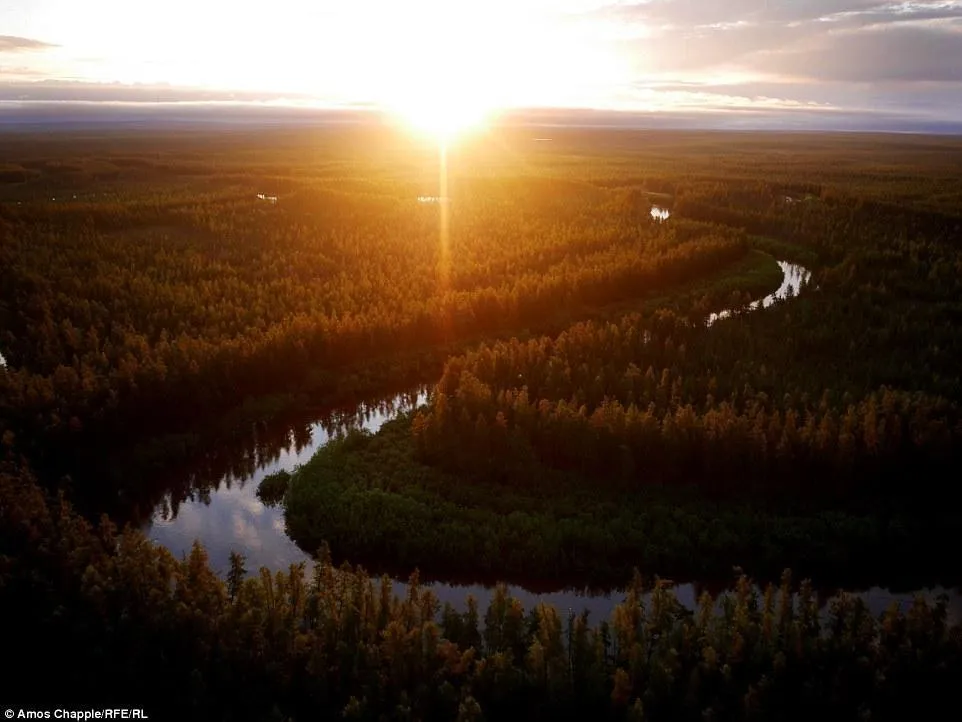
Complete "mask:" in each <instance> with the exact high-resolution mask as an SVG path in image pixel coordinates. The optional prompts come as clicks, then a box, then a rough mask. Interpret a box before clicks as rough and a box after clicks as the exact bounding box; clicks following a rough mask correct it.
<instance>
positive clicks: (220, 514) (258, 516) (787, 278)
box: [145, 261, 962, 622]
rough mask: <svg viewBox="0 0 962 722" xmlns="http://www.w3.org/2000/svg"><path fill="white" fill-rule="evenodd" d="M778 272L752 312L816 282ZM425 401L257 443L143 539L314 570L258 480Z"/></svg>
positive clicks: (441, 593) (476, 592)
mask: <svg viewBox="0 0 962 722" xmlns="http://www.w3.org/2000/svg"><path fill="white" fill-rule="evenodd" d="M779 266H780V267H781V269H782V272H783V274H784V277H783V279H782V284H781V286H780V287H779V288H778V290H777V291H775V292H774V293H772V294H770V295H768V296H766V297H764V298H762V299H758V300H756V301H754V302H753V303H752V304H750V305H749V306H748V307H747V308H748V309H750V310H757V309H760V308H767V307H768V306H770V305H772V304H773V303H774V302H775V301H777V300H780V299H785V298H789V297H791V296H793V295H795V294H797V293H798V292H799V291H800V290H801V289H802V288H803V287H804V286H805V284H807V283H808V281H809V279H810V277H811V273H810V272H809V271H808V270H807V269H805V268H803V267H801V266H798V265H795V264H791V263H788V262H784V261H779ZM732 313H733V309H729V310H725V311H720V312H718V313H714V314H712V315H711V316H709V317H708V319H706V324H708V325H711V324H713V323H714V322H715V321H718V320H720V319H723V318H726V317H728V316H730V315H731V314H732ZM426 401H427V388H426V387H421V388H415V389H412V390H410V391H408V392H406V393H403V394H398V395H394V396H392V397H390V398H387V399H384V400H382V401H379V402H375V403H368V404H361V405H359V406H358V407H357V408H356V409H354V410H353V411H352V412H348V413H343V412H341V413H333V414H327V415H325V416H324V417H322V418H319V419H317V420H316V421H315V422H314V423H312V424H311V425H310V426H309V427H308V428H307V429H303V430H302V431H301V433H299V434H296V435H295V434H294V433H293V432H290V433H289V434H288V435H287V439H286V443H285V442H284V441H283V440H282V442H281V443H280V444H275V445H274V447H273V448H275V449H278V450H276V451H272V452H264V450H263V448H262V447H260V446H259V445H258V443H257V440H256V438H255V439H253V440H252V442H251V443H252V448H251V450H250V452H249V454H248V456H249V457H250V459H252V460H253V463H252V464H250V465H248V469H249V471H250V473H247V472H241V473H238V474H227V475H225V476H222V477H220V478H216V479H197V478H191V479H189V480H187V481H189V482H190V483H189V484H188V486H189V488H192V489H194V490H198V489H202V490H203V491H191V492H190V493H189V494H188V495H187V498H186V499H180V497H179V496H178V498H177V499H176V500H175V499H174V498H173V493H170V494H168V496H167V497H166V498H165V499H164V501H163V502H162V503H161V504H160V505H159V506H158V507H157V509H156V510H155V511H154V513H153V515H152V517H151V519H150V521H149V522H148V523H147V525H146V528H145V532H146V533H147V535H148V536H149V537H150V538H151V539H152V540H154V541H155V542H156V543H158V544H162V545H163V546H165V547H167V548H168V549H169V550H170V551H171V552H173V553H174V555H175V556H177V557H182V556H184V555H186V554H187V553H189V551H190V548H191V545H192V544H193V542H194V540H195V539H196V540H199V541H200V542H201V543H202V544H203V545H204V546H205V548H206V549H207V553H208V555H209V557H210V561H211V564H212V565H213V567H214V568H215V569H216V570H217V571H218V572H219V573H221V574H223V573H224V572H225V571H226V569H227V564H228V558H229V555H230V552H231V551H237V552H241V553H243V554H244V555H245V556H246V558H247V562H246V564H247V568H248V569H249V570H251V571H253V570H257V569H259V568H260V567H262V566H264V567H268V568H270V569H286V568H287V567H288V566H289V565H290V564H297V563H299V562H306V563H307V564H308V566H310V558H309V556H308V555H307V554H305V553H304V552H303V551H302V550H301V549H300V548H299V547H298V546H297V545H296V544H295V543H294V542H293V541H291V539H290V538H289V537H288V536H287V533H286V530H285V525H284V513H283V510H282V509H281V508H280V507H268V506H265V505H264V504H263V503H262V502H261V501H260V500H259V499H258V498H257V495H256V491H257V487H258V485H259V484H260V482H261V480H262V479H263V478H264V477H265V476H267V475H268V474H272V473H274V472H276V471H280V470H282V469H283V470H287V471H293V470H294V468H296V467H297V466H298V465H300V464H303V463H305V462H306V461H307V460H309V459H310V458H311V457H312V456H313V455H314V453H315V452H317V450H318V449H320V448H321V447H322V446H324V445H325V444H326V443H327V442H328V440H329V439H330V438H332V437H333V436H335V435H338V434H342V433H345V432H346V431H347V430H349V429H352V428H359V429H360V428H363V429H367V430H368V431H371V432H376V431H377V430H378V429H379V428H380V427H381V425H382V424H384V423H385V422H387V421H389V420H391V419H393V418H396V417H397V416H398V415H399V414H401V413H404V412H406V411H410V410H412V409H414V408H417V407H418V406H420V405H422V404H424V403H426ZM305 432H306V433H305ZM178 481H179V482H180V483H179V485H178V484H174V485H172V488H184V486H185V485H184V483H183V482H184V481H185V480H178ZM406 586H407V585H406V583H404V582H403V581H395V582H394V587H395V590H396V591H397V592H398V593H403V592H404V590H405V588H406ZM423 586H425V587H428V588H430V589H432V590H433V592H434V593H435V595H436V596H437V597H438V599H439V600H440V601H441V602H442V603H444V602H450V603H451V604H452V605H454V606H455V607H457V608H462V609H463V607H464V603H465V599H466V597H467V596H468V595H469V594H471V595H473V596H474V597H475V598H476V599H477V600H478V602H479V604H480V608H481V609H482V610H484V609H485V608H486V607H487V604H488V601H489V600H490V599H491V596H492V595H493V593H494V590H493V589H492V588H491V587H489V586H484V585H468V586H464V585H459V584H449V583H444V582H433V583H428V584H425V585H423ZM508 588H509V591H510V593H511V594H512V595H513V596H515V597H517V598H518V599H520V600H521V601H522V602H523V603H524V605H525V607H526V608H530V607H531V606H532V605H534V604H537V603H538V602H539V601H544V602H546V603H549V604H552V605H554V606H555V607H557V608H558V609H559V610H562V611H565V610H568V609H571V610H573V611H575V612H580V611H582V610H585V609H587V610H588V611H589V612H590V613H591V617H592V618H593V619H595V620H596V621H597V620H600V619H606V618H607V617H608V616H609V614H610V613H611V610H612V609H613V607H614V606H615V605H616V604H618V603H620V602H621V601H623V599H624V597H625V593H624V592H623V591H619V590H615V591H611V592H607V593H599V592H597V591H593V590H588V589H563V590H558V591H554V592H548V593H544V592H534V591H530V590H527V589H524V588H523V587H521V586H517V585H509V587H508ZM918 591H919V592H920V593H922V594H923V595H924V596H926V597H927V598H929V599H933V598H935V597H936V596H938V595H939V594H941V593H943V592H945V593H946V594H948V596H949V598H950V603H949V616H950V617H951V619H952V620H954V621H956V622H962V593H960V592H959V590H944V589H942V588H933V589H926V590H918ZM676 593H677V596H678V599H679V601H681V602H682V603H684V604H685V605H686V606H689V607H691V608H694V606H695V604H696V602H697V599H698V595H699V594H700V587H699V586H698V585H697V584H680V585H678V586H677V587H676ZM855 594H856V595H857V596H860V597H862V598H863V599H865V600H866V602H867V604H868V606H869V607H870V609H871V610H872V611H873V612H876V613H881V612H882V611H884V610H885V609H886V608H887V607H888V606H889V605H890V604H891V603H893V602H894V603H896V604H899V605H900V606H901V607H902V608H903V609H904V608H907V607H908V605H909V604H910V603H911V600H912V598H913V596H914V592H907V593H892V592H890V591H889V590H887V589H882V588H879V587H874V588H871V589H868V590H859V591H856V592H855Z"/></svg>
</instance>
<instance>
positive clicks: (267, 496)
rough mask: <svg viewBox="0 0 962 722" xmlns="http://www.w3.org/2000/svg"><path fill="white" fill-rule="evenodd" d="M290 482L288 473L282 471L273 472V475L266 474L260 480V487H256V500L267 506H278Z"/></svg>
mask: <svg viewBox="0 0 962 722" xmlns="http://www.w3.org/2000/svg"><path fill="white" fill-rule="evenodd" d="M290 480H291V475H290V472H287V471H284V470H283V469H281V470H280V471H275V472H274V473H273V474H268V475H267V476H265V477H264V478H263V479H262V480H261V483H260V485H258V487H257V498H258V499H260V500H261V501H262V502H264V503H265V504H266V505H267V506H275V505H276V504H279V503H280V502H282V501H283V500H284V495H285V494H286V493H287V487H288V484H290Z"/></svg>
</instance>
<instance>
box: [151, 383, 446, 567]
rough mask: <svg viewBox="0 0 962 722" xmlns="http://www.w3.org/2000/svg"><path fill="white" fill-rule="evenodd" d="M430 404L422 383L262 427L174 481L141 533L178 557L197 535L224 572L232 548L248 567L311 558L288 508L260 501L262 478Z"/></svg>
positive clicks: (271, 565)
mask: <svg viewBox="0 0 962 722" xmlns="http://www.w3.org/2000/svg"><path fill="white" fill-rule="evenodd" d="M426 401H427V391H426V389H425V388H418V389H415V390H413V391H411V392H406V393H403V394H398V395H396V396H392V397H390V398H387V399H384V400H381V401H377V402H374V403H369V404H361V405H360V406H358V407H357V408H356V409H352V410H348V411H344V410H342V411H334V412H330V413H327V414H325V415H324V416H323V417H322V418H321V419H319V420H317V421H315V422H313V423H311V424H299V425H294V426H284V427H283V428H282V429H280V430H279V431H276V432H275V433H274V434H271V433H270V432H269V431H268V430H267V429H264V428H261V429H258V430H256V431H255V433H254V435H253V436H254V438H253V439H252V440H251V443H250V445H249V446H248V447H247V448H246V450H245V451H242V452H239V453H235V454H233V455H232V456H231V457H230V458H229V459H226V460H222V459H220V458H219V456H218V455H217V453H216V451H215V452H213V453H212V455H211V458H209V459H207V460H205V461H204V462H202V463H201V464H200V465H199V468H197V469H194V470H192V471H190V472H188V474H187V475H186V476H185V477H183V478H182V479H181V480H180V481H179V483H176V484H173V485H171V487H170V490H169V491H168V492H167V493H166V494H165V496H164V498H163V500H162V501H161V503H160V504H159V505H158V506H157V508H156V509H155V510H154V513H153V515H152V516H151V518H150V520H149V521H148V522H147V528H145V530H144V531H145V533H146V534H147V536H148V537H149V538H150V539H152V540H153V541H155V542H157V543H158V544H162V545H163V546H165V547H167V548H168V549H170V551H171V552H173V553H174V554H175V555H176V556H178V557H179V556H182V555H184V554H186V553H188V552H189V551H190V548H191V545H192V544H193V543H194V540H195V539H197V540H199V541H200V542H201V543H202V544H203V545H204V547H205V548H206V549H207V553H208V554H209V556H210V559H211V562H212V563H213V564H214V566H215V568H218V570H219V571H220V570H221V569H220V567H222V566H224V565H226V564H227V559H228V558H229V555H230V552H231V551H237V552H242V553H243V554H245V555H246V556H247V566H248V568H249V569H251V570H256V569H258V568H260V567H261V566H267V567H269V568H271V569H279V568H284V567H286V566H288V565H289V564H293V563H297V562H301V561H307V560H308V557H307V555H306V554H304V552H303V551H301V550H300V549H299V548H298V547H297V545H296V544H294V542H293V541H291V540H290V539H289V538H288V536H287V534H286V532H285V528H284V513H283V510H282V509H281V508H279V507H274V508H271V507H267V506H265V505H264V504H263V503H262V502H261V501H260V500H259V499H258V498H257V486H258V485H259V484H260V482H261V480H262V479H263V478H264V477H265V476H267V475H268V474H273V473H274V472H276V471H280V470H282V469H283V470H286V471H292V470H293V469H294V468H295V467H297V466H298V465H300V464H303V463H304V462H306V461H307V460H309V459H310V458H311V457H312V456H313V455H314V454H315V453H316V452H317V450H318V449H320V448H321V447H322V446H324V444H326V443H327V442H328V440H329V439H330V438H332V437H333V436H336V435H338V434H343V433H344V432H345V431H347V430H348V429H357V428H363V429H367V430H368V431H371V432H375V431H377V430H378V429H379V428H380V427H381V425H382V424H384V422H385V421H389V420H390V419H393V418H395V417H396V416H397V415H398V414H400V413H403V412H405V411H408V410H410V409H412V408H415V407H417V406H419V405H421V404H424V403H425V402H426ZM218 462H221V463H218ZM224 462H226V463H224Z"/></svg>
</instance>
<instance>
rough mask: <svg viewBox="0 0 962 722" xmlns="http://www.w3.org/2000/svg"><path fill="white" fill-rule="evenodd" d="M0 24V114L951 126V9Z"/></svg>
mask: <svg viewBox="0 0 962 722" xmlns="http://www.w3.org/2000/svg"><path fill="white" fill-rule="evenodd" d="M0 28H2V29H3V30H2V31H0V33H2V34H0V102H3V101H7V102H9V101H23V102H27V101H78V102H79V101H95V102H99V101H102V102H106V101H110V102H126V101H131V102H158V101H162V102H179V101H211V102H215V101H224V102H226V101H232V100H233V101H241V102H245V103H248V102H249V103H272V102H273V103H276V102H283V103H286V104H291V105H298V104H303V105H320V106H326V107H351V108H353V107H358V106H363V107H372V108H373V107H376V108H380V109H382V110H383V111H384V112H388V113H392V114H394V115H396V116H397V117H398V118H400V119H403V120H405V121H407V122H408V123H409V124H410V125H411V126H412V127H417V128H420V129H421V130H428V131H431V132H434V133H435V134H438V133H443V134H449V135H450V134H454V133H457V132H460V131H461V130H462V129H465V128H468V127H470V126H472V125H475V124H476V123H477V122H479V119H481V118H483V117H485V116H487V115H489V114H491V113H503V112H514V111H513V110H512V109H529V108H558V109H569V112H573V111H572V110H571V109H593V110H597V111H598V112H605V113H627V114H630V115H642V116H644V117H646V118H653V119H658V122H661V121H662V120H664V119H665V118H677V119H680V120H679V122H683V123H689V124H690V123H699V124H701V125H703V126H706V127H728V126H736V127H752V128H766V129H767V128H775V127H786V128H789V129H797V128H805V129H811V130H838V129H843V130H867V131H874V130H878V129H884V130H890V131H903V132H917V131H922V132H927V131H930V130H936V131H938V132H946V129H951V132H953V133H955V132H962V0H912V1H911V2H903V1H901V0H726V2H724V3H721V2H707V0H706V1H702V0H488V2H486V3H476V2H470V1H469V0H413V2H411V3H405V4H398V3H387V2H384V1H383V0H352V2H350V3H343V2H337V0H331V1H330V2H319V3H316V2H308V0H284V2H282V3H278V4H276V6H265V5H262V4H253V3H252V4H246V3H245V4H237V3H229V2H227V0H205V1H204V2H203V3H198V2H195V1H194V0H168V1H167V2H165V3H150V2H146V3H138V4H136V5H133V4H130V3H124V2H121V0H87V2H85V3H82V4H81V3H72V2H69V0H10V2H8V3H6V4H4V6H3V7H0ZM706 114H707V115H706ZM746 114H754V115H751V116H749V115H746ZM749 117H750V118H752V120H751V121H750V122H749V121H746V118H749Z"/></svg>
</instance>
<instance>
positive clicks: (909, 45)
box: [757, 25, 962, 83]
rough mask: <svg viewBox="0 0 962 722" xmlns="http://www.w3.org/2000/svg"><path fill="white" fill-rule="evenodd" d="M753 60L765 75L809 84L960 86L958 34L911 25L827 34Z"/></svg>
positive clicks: (961, 37) (961, 61) (961, 57)
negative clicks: (824, 82)
mask: <svg viewBox="0 0 962 722" xmlns="http://www.w3.org/2000/svg"><path fill="white" fill-rule="evenodd" d="M757 60H758V61H759V64H760V65H761V66H763V67H764V68H765V70H766V71H768V72H771V73H774V74H777V75H782V76H789V77H797V78H805V79H810V80H820V81H842V82H851V83H891V82H929V83H962V28H952V27H949V28H943V27H932V26H915V25H912V26H894V27H882V28H870V29H865V30H860V31H857V32H845V33H833V34H826V35H823V36H822V37H820V38H817V39H815V40H814V41H813V42H811V43H809V44H807V45H806V46H805V47H801V48H795V49H787V50H775V51H769V52H766V53H765V54H764V55H761V56H759V57H758V58H757Z"/></svg>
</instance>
